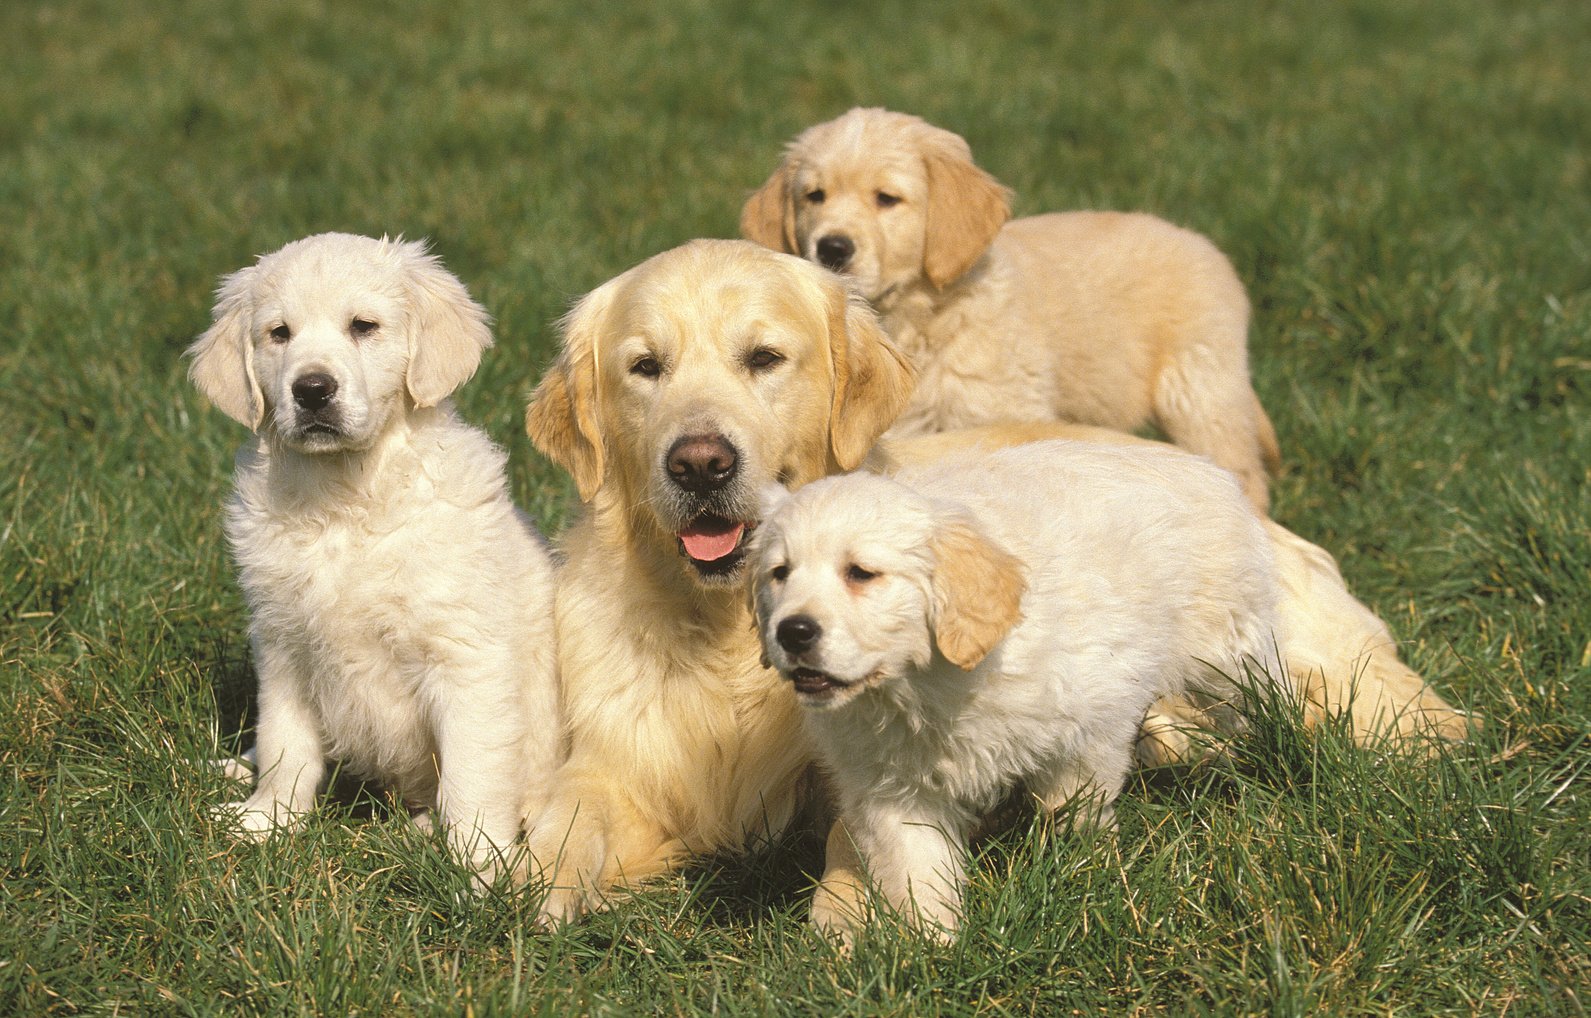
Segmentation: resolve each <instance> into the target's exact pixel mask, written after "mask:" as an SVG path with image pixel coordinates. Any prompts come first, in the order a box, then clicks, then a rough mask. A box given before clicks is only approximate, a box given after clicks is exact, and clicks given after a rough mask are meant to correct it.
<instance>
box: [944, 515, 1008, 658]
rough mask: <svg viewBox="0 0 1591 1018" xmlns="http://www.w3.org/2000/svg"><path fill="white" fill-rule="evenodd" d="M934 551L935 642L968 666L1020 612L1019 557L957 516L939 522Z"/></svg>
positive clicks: (948, 655)
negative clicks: (997, 544)
mask: <svg viewBox="0 0 1591 1018" xmlns="http://www.w3.org/2000/svg"><path fill="white" fill-rule="evenodd" d="M933 553H934V575H933V580H932V583H931V587H932V591H933V607H932V622H933V627H934V643H935V644H936V645H937V646H938V647H939V653H941V654H943V655H944V656H945V660H947V661H949V662H950V663H952V664H954V665H956V666H957V667H958V668H962V669H964V670H966V671H971V670H972V669H974V668H976V667H977V666H978V662H980V661H982V660H983V659H984V657H985V656H987V655H988V653H989V651H991V650H993V649H994V647H995V645H996V644H997V643H999V642H1000V641H1001V640H1003V639H1005V634H1006V633H1008V632H1010V631H1011V627H1012V626H1014V625H1016V623H1017V621H1018V620H1019V619H1021V617H1022V595H1023V594H1024V593H1025V592H1026V591H1027V580H1026V579H1025V578H1024V575H1023V570H1022V563H1021V562H1020V561H1018V560H1017V558H1016V557H1015V556H1013V555H1011V554H1010V553H1009V552H1007V551H1005V550H1004V549H1003V548H1000V547H998V546H996V545H995V544H994V543H993V542H992V541H990V540H989V539H988V538H986V537H984V536H983V534H982V533H980V532H979V531H978V529H977V528H976V527H975V526H974V525H973V524H972V523H970V522H968V521H967V520H965V519H962V518H959V517H950V518H947V519H946V520H945V521H944V522H942V523H940V524H939V526H938V528H937V529H936V530H935V531H934V538H933Z"/></svg>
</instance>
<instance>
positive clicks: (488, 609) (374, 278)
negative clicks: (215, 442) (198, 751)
mask: <svg viewBox="0 0 1591 1018" xmlns="http://www.w3.org/2000/svg"><path fill="white" fill-rule="evenodd" d="M214 317H215V321H214V324H213V325H211V327H210V329H209V330H208V331H207V332H205V333H204V335H202V336H201V337H200V338H199V340H198V341H197V342H196V343H194V344H193V346H192V347H191V348H190V349H189V350H188V354H189V355H190V356H191V357H192V358H193V362H192V366H191V371H190V374H191V376H192V379H193V382H194V384H195V385H197V386H198V388H199V390H200V391H201V392H203V393H204V394H205V395H206V396H207V397H209V399H210V400H211V401H212V402H213V403H214V404H215V405H216V406H217V407H219V408H220V409H221V410H222V411H223V412H225V413H226V414H227V415H229V416H231V417H232V418H234V419H236V420H237V421H239V422H240V423H242V424H243V425H245V426H246V427H248V428H249V429H251V430H252V431H253V432H254V439H253V441H252V442H250V443H249V444H248V445H247V446H246V447H244V449H243V450H242V451H241V452H240V453H239V454H238V458H237V463H236V478H235V482H236V487H235V490H234V492H233V494H232V497H231V500H230V501H229V502H228V503H227V506H226V533H227V538H228V540H229V541H230V543H231V547H232V551H233V555H234V556H235V558H236V560H237V564H238V568H239V571H240V575H241V584H242V587H243V593H244V596H245V597H246V598H247V600H248V604H249V611H250V619H251V628H250V635H251V639H252V643H253V648H254V663H255V669H256V671H257V672H258V674H259V727H258V731H257V739H258V742H257V744H256V747H255V749H256V763H257V766H258V769H259V776H258V781H257V784H256V785H255V788H254V792H253V794H252V795H250V796H249V797H248V799H247V800H245V801H243V802H239V803H231V804H229V805H227V806H225V807H223V808H222V810H221V812H222V813H223V814H225V815H226V816H227V817H228V818H229V819H231V820H233V821H234V822H235V823H236V824H237V826H238V827H240V828H241V830H242V832H243V833H245V834H248V835H255V836H263V835H265V834H268V833H269V832H271V831H273V830H277V829H283V828H288V827H292V826H295V825H297V824H298V823H300V822H301V821H302V820H303V819H304V817H305V816H306V814H308V813H309V811H310V810H311V809H312V808H313V807H314V804H315V797H316V792H317V789H318V788H319V787H320V785H321V783H322V779H323V778H324V776H325V774H326V767H327V761H328V760H331V759H334V760H337V761H340V762H341V764H342V765H343V766H344V767H345V768H346V769H347V770H348V771H349V772H351V773H353V774H355V775H357V776H359V777H362V778H366V779H372V780H377V781H380V782H383V783H385V784H387V785H389V786H391V787H392V788H393V789H394V790H395V791H396V792H397V794H398V795H399V796H401V797H402V799H403V801H404V802H405V803H407V804H409V805H410V806H412V807H415V808H421V809H426V808H435V810H436V811H437V814H438V815H439V817H440V820H441V823H442V824H443V826H444V828H445V829H446V831H447V837H448V840H449V843H450V845H451V846H452V848H453V849H454V850H455V851H456V852H457V853H458V855H459V856H460V857H461V858H462V859H464V860H466V861H467V862H469V863H470V864H472V866H473V867H475V869H476V870H477V871H478V872H479V873H481V874H482V875H483V877H484V876H489V875H491V874H492V873H494V872H495V871H496V870H497V869H498V868H499V866H500V865H501V859H502V853H503V852H505V851H506V850H507V849H508V848H509V847H510V845H511V844H512V843H513V841H514V839H515V837H516V836H517V835H518V833H519V831H520V828H521V824H522V821H523V817H524V815H525V814H526V813H527V811H529V810H531V809H533V808H536V807H537V806H538V805H539V803H540V801H541V799H542V797H543V796H544V795H545V793H546V790H547V784H548V781H549V776H550V774H551V772H552V769H553V767H554V766H555V764H556V759H555V756H556V752H557V747H558V743H557V738H558V731H557V720H556V718H557V699H556V697H557V678H556V671H555V669H556V661H555V648H554V644H553V627H552V598H553V570H552V564H551V559H550V557H549V555H548V552H547V551H546V549H545V547H544V545H543V543H542V542H541V540H540V538H539V537H538V535H537V534H536V532H535V530H534V528H533V527H532V526H531V525H530V522H529V521H528V520H527V519H526V518H524V517H523V516H521V515H520V514H519V513H518V512H517V510H516V509H515V508H514V506H513V505H512V504H511V502H510V501H509V498H508V493H507V486H506V482H505V479H504V459H505V458H504V455H503V453H502V451H501V450H499V449H498V448H497V447H496V446H494V445H493V444H492V443H491V441H490V440H489V439H488V438H487V437H486V436H485V435H484V434H482V433H481V432H479V431H477V430H476V429H474V428H471V427H469V426H468V425H466V424H464V423H463V422H462V421H460V420H459V419H458V417H457V416H456V415H455V414H454V411H453V408H452V405H451V404H450V403H449V402H448V401H447V398H446V397H447V396H448V395H449V394H450V393H451V392H452V391H453V390H454V389H455V388H456V387H457V386H459V385H460V384H462V383H463V382H464V381H465V380H466V379H468V378H469V377H470V375H471V374H473V373H474V371H475V368H476V365H477V364H478V362H479V360H480V355H481V351H482V350H483V349H485V348H486V347H488V346H490V345H491V333H490V331H489V329H488V327H487V319H486V314H485V312H484V311H483V310H482V309H481V308H480V306H479V305H477V304H476V303H475V302H474V301H473V300H471V299H470V297H469V294H468V293H467V292H466V291H465V289H464V287H463V285H462V284H461V283H460V282H459V281H458V280H457V279H455V278H454V277H453V276H452V275H450V274H449V273H448V272H446V271H445V270H444V269H443V268H442V266H441V264H440V263H439V262H438V261H437V259H436V258H435V257H433V256H430V255H427V254H426V252H425V247H424V245H423V244H421V243H404V242H402V241H389V240H386V239H382V240H372V239H370V238H367V237H357V236H351V235H348V234H335V233H327V234H320V235H318V236H313V237H309V238H307V239H304V240H300V241H297V242H295V243H292V244H289V245H287V246H286V247H284V248H282V249H281V250H280V251H277V252H276V253H274V254H270V255H266V256H265V257H263V258H261V259H260V260H259V261H258V262H257V263H256V264H255V265H252V266H250V267H248V268H245V269H242V270H240V271H238V272H235V273H233V274H232V275H229V276H227V277H226V278H225V279H224V280H222V283H221V287H220V290H219V291H218V294H217V300H216V305H215V312H214Z"/></svg>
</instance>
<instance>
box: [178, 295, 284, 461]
mask: <svg viewBox="0 0 1591 1018" xmlns="http://www.w3.org/2000/svg"><path fill="white" fill-rule="evenodd" d="M258 272H259V269H258V268H256V267H254V266H250V267H248V268H246V269H239V270H238V271H237V272H234V273H232V274H231V275H230V276H227V277H225V278H224V279H222V280H221V286H220V288H219V289H217V290H216V294H215V309H214V310H213V311H212V312H211V317H212V318H213V323H212V324H211V326H210V328H208V329H206V330H205V332H204V335H202V336H200V337H199V338H198V339H197V340H195V341H194V343H193V345H192V346H190V347H188V350H187V353H186V355H185V356H188V357H191V358H192V359H193V363H191V364H190V365H188V377H189V378H190V379H192V380H193V384H194V385H195V386H196V387H197V388H198V390H199V391H200V392H202V393H204V395H205V398H206V399H208V400H209V401H210V402H211V403H214V404H215V406H216V408H217V409H218V410H220V411H221V412H222V413H224V414H226V415H227V416H228V417H230V418H232V419H233V420H235V421H237V422H239V423H240V424H242V425H243V426H244V427H246V428H248V429H249V430H250V431H257V430H259V427H260V421H261V420H262V419H263V418H264V417H265V397H264V395H263V394H262V393H261V392H260V382H259V379H258V378H256V377H255V375H254V340H253V337H252V336H250V335H249V329H250V327H251V325H252V322H251V321H250V319H251V318H252V316H253V313H254V307H253V302H252V301H251V300H250V299H249V295H250V293H251V292H252V291H253V289H254V280H255V277H256V276H257V274H258Z"/></svg>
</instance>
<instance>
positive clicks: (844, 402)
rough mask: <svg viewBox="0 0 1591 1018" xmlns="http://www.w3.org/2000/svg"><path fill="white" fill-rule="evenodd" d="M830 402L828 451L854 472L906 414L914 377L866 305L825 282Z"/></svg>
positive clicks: (838, 282) (835, 279)
mask: <svg viewBox="0 0 1591 1018" xmlns="http://www.w3.org/2000/svg"><path fill="white" fill-rule="evenodd" d="M825 283H826V286H827V289H828V295H829V296H828V300H829V355H830V357H831V358H832V360H833V364H834V401H833V405H832V407H831V409H830V411H829V447H830V449H831V450H832V451H833V453H834V461H835V462H836V463H838V464H839V466H840V469H841V470H854V469H856V467H857V466H858V465H859V464H860V463H861V462H862V459H863V457H865V456H866V455H867V452H868V450H869V449H871V448H872V447H873V443H874V442H875V441H877V440H878V436H880V435H882V434H883V433H884V432H885V431H887V430H888V429H889V426H890V425H891V424H893V423H895V418H896V417H899V416H900V412H901V411H902V410H904V409H906V401H907V400H909V399H910V398H911V394H912V389H913V387H914V386H915V385H916V384H917V372H916V371H915V370H914V369H913V368H912V366H911V364H910V362H908V361H907V360H906V355H905V354H903V353H901V352H900V350H899V349H898V348H897V347H896V346H895V344H894V342H892V341H891V340H890V338H889V337H888V336H886V335H885V334H884V330H883V329H882V328H881V327H880V326H879V324H878V316H877V315H875V314H874V313H873V309H872V308H870V307H868V305H867V302H866V301H865V300H863V299H862V297H861V296H860V295H858V294H856V293H853V292H851V291H850V289H849V288H848V287H847V286H846V285H845V284H844V283H843V282H842V281H841V280H840V279H839V278H838V277H832V278H830V279H827V280H825Z"/></svg>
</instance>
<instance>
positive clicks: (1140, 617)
mask: <svg viewBox="0 0 1591 1018" xmlns="http://www.w3.org/2000/svg"><path fill="white" fill-rule="evenodd" d="M773 497H774V498H776V499H777V497H778V496H777V495H774V496H773ZM754 555H755V563H756V572H755V579H756V587H755V595H754V596H755V601H756V609H757V619H758V627H759V632H760V634H761V636H762V639H763V646H764V648H765V650H766V653H767V655H768V657H769V659H770V660H771V661H772V663H773V665H774V666H775V667H777V668H778V669H779V671H780V672H781V673H783V674H784V675H785V676H786V677H787V678H788V679H789V680H790V681H791V682H792V683H793V684H794V686H795V690H796V692H797V694H798V696H799V699H800V702H801V704H802V706H803V708H804V711H803V713H804V716H805V718H806V721H807V727H808V729H809V731H810V732H811V734H812V736H813V738H814V741H815V743H816V745H817V749H818V753H819V757H820V759H821V761H822V763H823V764H824V766H825V768H826V769H827V771H828V772H829V774H830V775H831V777H832V779H833V783H834V786H835V789H836V791H837V793H838V797H839V801H840V810H841V819H842V820H843V822H844V823H845V825H846V827H847V828H849V830H850V833H851V836H852V838H853V839H854V841H855V846H856V848H857V850H858V851H859V852H860V854H861V858H862V860H863V862H864V863H865V865H866V868H867V870H868V873H869V875H870V876H871V878H872V880H873V882H874V884H875V886H876V887H877V888H878V890H879V891H880V892H881V893H882V894H883V895H884V896H885V897H886V898H887V899H888V900H889V902H890V903H891V904H892V905H894V906H895V907H897V908H901V909H904V910H906V914H907V915H908V916H909V917H911V918H912V919H914V920H915V921H916V922H918V923H920V924H922V925H924V926H925V927H927V928H928V929H929V930H930V932H932V931H933V928H934V927H936V926H937V927H940V928H942V929H943V930H946V931H948V930H952V929H954V928H955V926H956V923H957V914H958V911H959V902H960V897H961V886H962V884H963V883H964V882H965V877H964V874H963V871H962V863H961V857H962V855H963V854H964V852H965V846H966V842H967V839H968V837H969V836H970V834H971V832H972V830H973V829H974V828H975V827H976V826H977V824H978V822H979V820H980V819H981V818H982V817H983V816H984V815H985V814H986V813H987V812H988V811H989V810H991V809H992V808H993V807H995V806H996V805H998V804H999V803H1000V801H1001V800H1003V799H1004V798H1005V796H1006V795H1008V794H1009V793H1010V791H1011V790H1012V789H1013V788H1014V787H1016V786H1018V785H1019V784H1020V785H1024V786H1025V787H1026V788H1027V789H1028V790H1029V791H1030V792H1031V793H1032V794H1033V795H1034V796H1035V798H1037V799H1038V800H1039V801H1040V802H1041V803H1043V804H1044V806H1045V807H1047V808H1050V809H1054V808H1056V807H1059V806H1061V805H1062V804H1063V803H1066V802H1068V801H1072V800H1077V801H1079V803H1080V805H1081V806H1082V807H1083V809H1084V815H1085V816H1087V817H1090V818H1092V819H1108V818H1109V816H1110V812H1111V804H1112V802H1113V801H1114V800H1115V798H1116V796H1117V794H1118V793H1119V792H1120V790H1121V787H1122V783H1123V781H1124V780H1125V778H1126V775H1127V772H1128V769H1129V768H1130V767H1131V765H1132V762H1133V746H1134V741H1135V736H1136V733H1137V731H1138V725H1139V722H1140V721H1142V720H1143V717H1144V713H1145V711H1146V710H1147V709H1148V708H1149V706H1150V704H1151V703H1153V702H1154V701H1155V699H1156V698H1157V697H1161V696H1167V695H1174V694H1189V695H1192V696H1194V697H1196V698H1200V699H1202V701H1203V702H1204V703H1205V705H1206V706H1207V707H1209V708H1212V710H1211V713H1212V714H1214V715H1216V716H1217V717H1218V718H1223V719H1225V720H1226V721H1227V722H1228V723H1229V724H1232V725H1235V722H1236V721H1237V719H1238V716H1237V714H1236V712H1235V711H1234V710H1233V709H1232V705H1233V703H1234V702H1235V700H1236V699H1237V698H1238V696H1239V695H1240V693H1239V686H1238V684H1237V683H1235V682H1234V681H1233V680H1234V679H1235V678H1241V677H1243V676H1245V675H1247V674H1251V673H1252V674H1253V675H1255V676H1256V677H1258V678H1260V679H1261V681H1264V680H1265V679H1264V677H1265V676H1268V675H1270V674H1276V675H1280V674H1281V669H1280V668H1279V667H1278V666H1277V665H1276V663H1275V662H1276V655H1275V637H1274V634H1273V630H1274V628H1275V625H1276V600H1277V583H1276V578H1275V564H1274V561H1273V557H1272V552H1271V545H1270V541H1269V539H1268V538H1267V536H1266V533H1265V530H1264V528H1263V526H1262V524H1261V522H1260V521H1259V520H1258V519H1257V518H1256V517H1255V516H1254V515H1253V513H1252V512H1251V511H1250V510H1249V509H1248V507H1247V504H1246V503H1245V501H1244V498H1243V495H1242V493H1241V492H1240V491H1239V490H1238V487H1237V485H1236V484H1235V483H1234V481H1233V478H1232V476H1231V475H1230V474H1228V473H1227V472H1225V471H1222V470H1219V469H1218V468H1216V467H1214V466H1213V465H1211V464H1210V463H1209V462H1207V461H1205V460H1203V459H1201V458H1198V457H1194V456H1190V455H1187V454H1185V453H1182V452H1179V451H1176V450H1173V449H1170V448H1168V447H1164V446H1161V447H1151V446H1134V447H1126V446H1107V445H1092V444H1086V443H1080V442H1053V441H1052V442H1041V443H1035V444H1032V445H1026V446H1016V447H1013V448H1009V449H1003V450H998V451H994V452H975V453H973V454H971V455H966V456H960V457H951V458H947V459H945V460H942V461H940V462H938V463H936V464H933V465H929V466H924V467H914V468H908V469H906V470H903V471H902V472H901V473H900V474H899V475H897V477H896V478H893V479H891V478H884V477H879V476H874V475H869V474H863V473H858V474H850V475H846V476H841V477H835V478H830V479H826V480H820V481H814V482H813V483H812V484H809V485H807V486H806V487H804V488H802V489H800V490H799V491H797V492H796V493H795V494H794V495H791V496H789V497H788V499H787V500H785V501H783V502H782V503H781V504H780V505H779V506H778V508H777V509H775V510H774V511H773V512H772V514H771V515H769V516H768V517H767V518H766V519H765V521H764V523H763V526H762V529H761V530H760V531H759V533H758V535H757V537H756V541H755V546H754ZM826 891H827V893H820V895H819V898H818V900H816V901H815V903H814V911H813V918H814V920H815V921H816V922H818V923H819V924H820V925H822V926H826V927H837V928H838V929H839V930H840V931H841V932H843V931H844V929H845V927H847V926H849V925H851V924H853V923H854V922H856V921H858V919H859V918H860V913H861V911H862V910H861V909H859V908H858V909H847V908H846V907H844V906H843V903H842V902H841V901H840V899H839V898H837V897H836V896H835V893H834V889H832V888H829V889H826Z"/></svg>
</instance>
